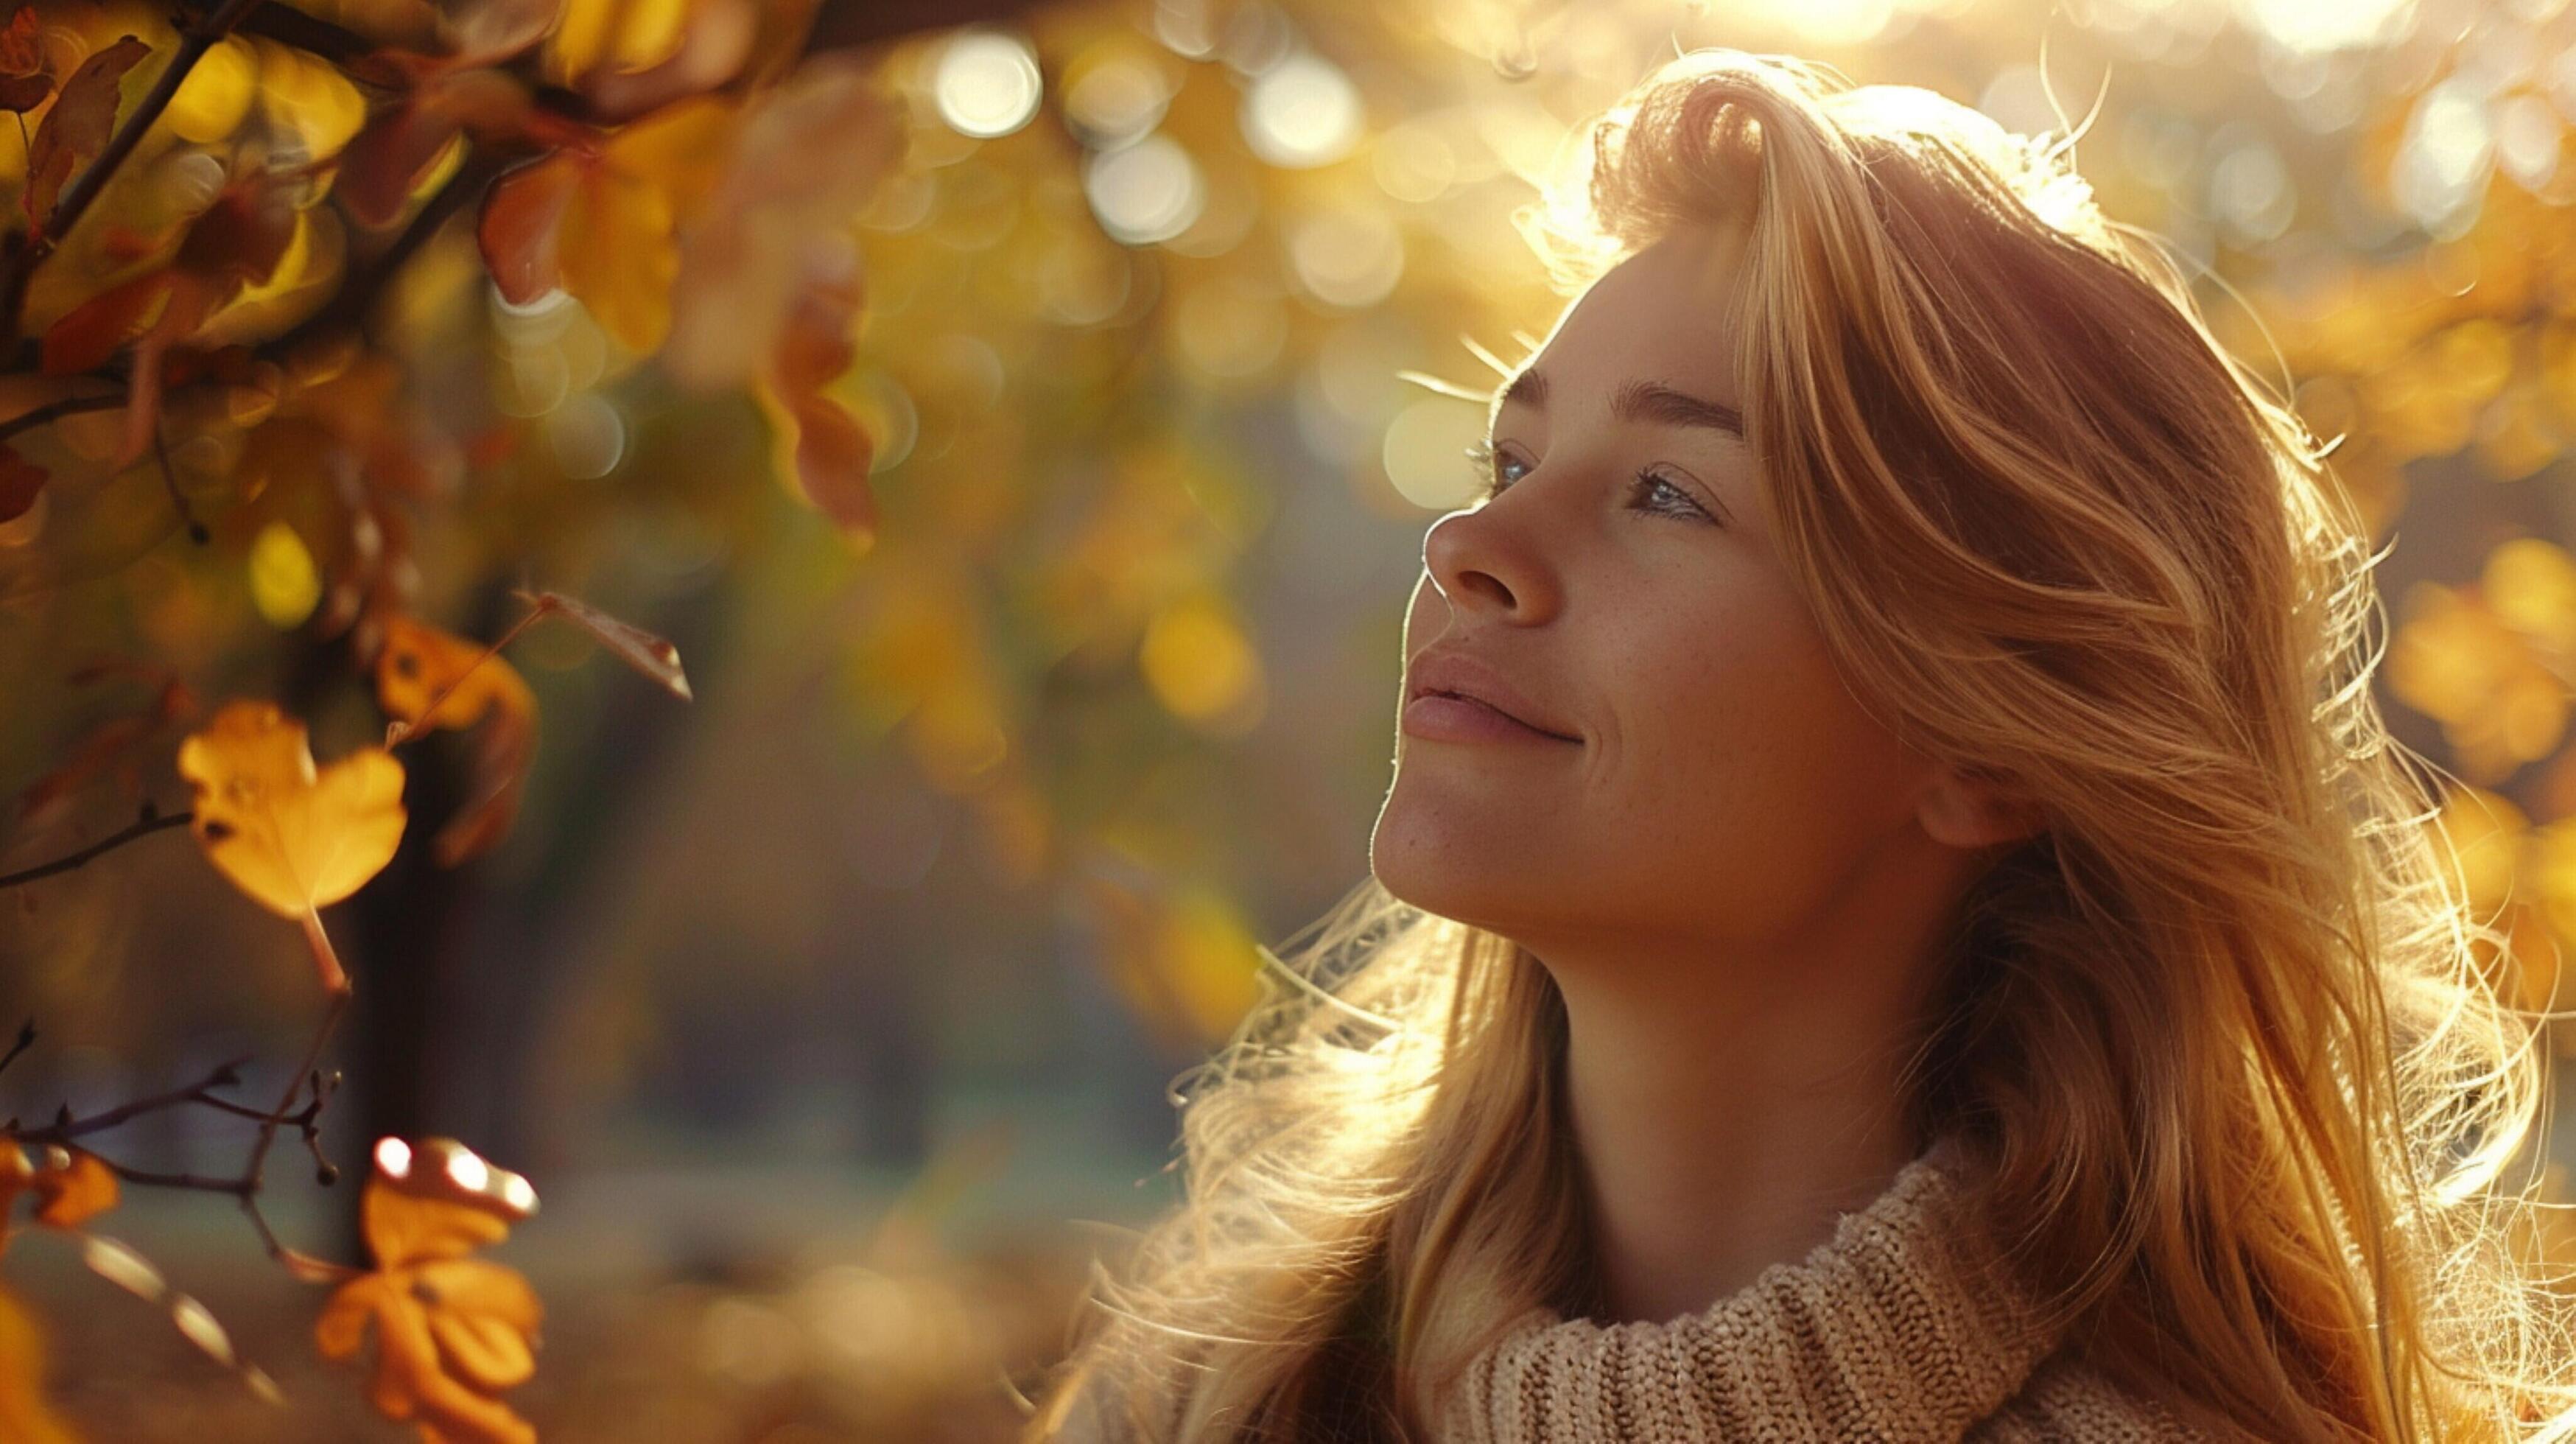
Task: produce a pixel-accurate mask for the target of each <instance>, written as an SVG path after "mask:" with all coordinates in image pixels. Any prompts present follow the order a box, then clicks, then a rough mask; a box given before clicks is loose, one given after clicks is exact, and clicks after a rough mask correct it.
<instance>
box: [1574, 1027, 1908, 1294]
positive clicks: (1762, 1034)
mask: <svg viewBox="0 0 2576 1444" xmlns="http://www.w3.org/2000/svg"><path fill="white" fill-rule="evenodd" d="M1566 1004H1567V1023H1568V1028H1569V1033H1568V1047H1567V1055H1566V1068H1567V1077H1566V1083H1567V1090H1568V1091H1567V1104H1568V1109H1569V1113H1570V1121H1571V1124H1572V1127H1573V1129H1574V1135H1575V1140H1576V1146H1577V1151H1578V1152H1579V1154H1580V1157H1581V1159H1582V1168H1583V1175H1584V1177H1583V1186H1584V1200H1585V1207H1586V1209H1587V1210H1588V1214H1589V1218H1590V1221H1591V1232H1592V1236H1591V1239H1590V1241H1589V1242H1590V1250H1591V1256H1592V1260H1593V1266H1594V1269H1595V1270H1596V1274H1597V1278H1596V1281H1595V1286H1596V1289H1597V1297H1598V1298H1599V1300H1600V1305H1601V1309H1602V1312H1603V1313H1604V1315H1606V1317H1604V1318H1603V1319H1602V1320H1601V1321H1602V1322H1620V1321H1625V1320H1631V1319H1642V1320H1652V1321H1661V1320H1665V1319H1671V1318H1676V1317H1679V1316H1681V1315H1684V1314H1691V1313H1697V1312H1699V1311H1701V1310H1703V1309H1705V1308H1707V1307H1708V1306H1709V1305H1711V1304H1713V1303H1715V1302H1717V1301H1718V1300H1720V1299H1722V1298H1725V1297H1726V1296H1728V1295H1729V1294H1732V1293H1734V1292H1736V1291H1737V1290H1739V1289H1741V1288H1743V1287H1744V1286H1745V1285H1746V1284H1749V1283H1751V1282H1752V1281H1753V1279H1754V1278H1755V1276H1756V1275H1758V1274H1760V1273H1761V1271H1762V1270H1763V1269H1764V1268H1765V1267H1767V1266H1768V1265H1770V1264H1773V1263H1778V1262H1794V1261H1796V1260H1798V1259H1800V1258H1802V1257H1804V1256H1805V1255H1806V1253H1807V1251H1808V1250H1809V1249H1811V1248H1813V1247H1814V1246H1815V1245H1817V1244H1819V1243H1823V1242H1824V1241H1825V1240H1827V1239H1828V1238H1830V1237H1831V1236H1832V1234H1833V1229H1834V1222H1835V1219H1836V1218H1837V1217H1838V1216H1839V1215H1840V1214H1841V1213H1843V1212H1846V1211H1849V1210H1852V1209H1857V1208H1860V1207H1862V1206H1864V1205H1865V1204H1867V1203H1868V1202H1869V1201H1870V1200H1871V1199H1872V1198H1875V1197H1876V1196H1877V1195H1878V1194H1879V1193H1880V1192H1882V1191H1883V1190H1884V1189H1885V1188H1886V1186H1887V1185H1888V1183H1889V1182H1890V1181H1891V1180H1892V1179H1893V1178H1894V1177H1895V1175H1896V1171H1897V1170H1898V1169H1899V1168H1901V1167H1903V1166H1904V1164H1905V1163H1906V1161H1907V1160H1908V1159H1910V1158H1912V1157H1913V1156H1914V1154H1915V1153H1916V1151H1917V1147H1916V1141H1915V1140H1914V1139H1912V1138H1911V1137H1909V1136H1908V1131H1907V1128H1906V1125H1905V1119H1904V1114H1903V1105H1902V1101H1901V1097H1900V1094H1899V1090H1898V1080H1897V1072H1898V1068H1899V1066H1900V1065H1901V1062H1902V1060H1901V1058H1899V1057H1897V1056H1894V1054H1895V1052H1896V1046H1895V1044H1896V1040H1895V1039H1894V1038H1893V1037H1892V1036H1890V1030H1888V1029H1884V1028H1880V1029H1872V1028H1867V1027H1863V1026H1860V1025H1859V1020H1857V1019H1853V1018H1850V1017H1848V1016H1835V1014H1837V1013H1838V1012H1839V1011H1840V1010H1838V1009H1835V1008H1831V1007H1827V1008H1816V1007H1808V1006H1802V1005H1801V1001H1800V1000H1791V999H1779V1000H1775V1004H1774V1005H1773V1006H1769V1007H1762V1008H1744V1009H1739V1010H1734V1011H1732V1012H1730V1013H1729V1014H1727V1015H1725V1016H1722V1017H1708V1016H1705V1015H1699V1014H1693V1013H1691V1012H1688V1011H1684V1010H1677V1009H1675V1008H1673V1007H1671V1006H1669V1000H1668V999H1657V998H1651V997H1641V998H1636V999H1633V1000H1632V999H1629V998H1624V997H1621V996H1619V995H1617V994H1614V993H1610V992H1608V991H1607V990H1597V991H1596V990H1586V989H1583V988H1581V987H1580V986H1578V987H1577V988H1575V989H1573V990H1571V991H1570V992H1569V994H1568V996H1567V998H1566ZM1820 1014H1821V1015H1822V1016H1820Z"/></svg>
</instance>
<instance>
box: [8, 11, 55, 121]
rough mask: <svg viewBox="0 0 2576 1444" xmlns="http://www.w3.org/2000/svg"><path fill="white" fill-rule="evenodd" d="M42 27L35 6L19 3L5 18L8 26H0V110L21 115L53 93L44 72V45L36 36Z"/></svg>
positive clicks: (50, 82)
mask: <svg viewBox="0 0 2576 1444" xmlns="http://www.w3.org/2000/svg"><path fill="white" fill-rule="evenodd" d="M42 28H43V27H42V26H41V25H39V24H38V23H37V20H36V7H35V6H33V5H21V6H19V7H18V13H17V14H16V15H13V16H11V17H10V18H9V28H8V29H6V30H0V110H13V111H16V112H17V113H18V114H20V115H24V114H26V113H27V112H28V111H30V110H33V109H35V108H36V107H37V106H39V105H41V104H43V103H44V99H45V97H46V96H48V95H51V94H53V93H54V78H53V77H52V76H51V75H48V74H46V73H45V51H44V47H43V46H42V45H40V44H38V43H37V40H36V36H37V33H38V32H39V31H40V30H41V29H42Z"/></svg>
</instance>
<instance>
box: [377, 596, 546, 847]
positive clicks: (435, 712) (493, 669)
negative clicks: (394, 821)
mask: <svg viewBox="0 0 2576 1444" xmlns="http://www.w3.org/2000/svg"><path fill="white" fill-rule="evenodd" d="M376 700H377V702H378V703H379V704H380V705H381V706H383V708H384V709H385V711H386V712H388V713H390V714H392V715H393V716H395V717H398V718H400V719H401V720H402V722H403V724H404V726H405V727H407V728H410V729H413V730H418V729H419V728H421V727H422V726H423V725H424V714H431V715H429V717H428V720H427V721H426V724H425V725H427V726H432V727H453V728H457V729H460V730H461V729H464V728H468V727H472V726H475V725H476V724H477V723H481V724H482V729H483V730H482V733H481V745H480V747H479V748H478V749H477V753H476V758H475V773H476V785H475V791H474V796H473V797H472V798H471V799H470V800H468V801H467V803H466V804H465V806H464V807H462V808H460V809H459V810H458V811H457V814H456V816H455V818H454V819H453V820H451V821H450V822H449V823H448V824H447V826H445V827H444V828H442V829H440V830H439V834H438V837H437V839H436V841H435V842H434V843H433V847H434V848H435V850H436V852H437V855H438V860H439V862H440V864H441V865H442V866H447V867H453V866H455V865H456V864H458V863H460V862H463V861H465V860H466V859H467V858H471V857H475V856H479V855H480V854H482V853H484V852H487V851H489V850H490V849H491V848H492V847H493V846H494V845H495V844H497V843H499V842H500V840H501V839H502V838H503V837H504V836H506V835H508V833H509V830H510V823H511V821H512V820H513V819H514V818H516V817H517V816H518V811H519V798H520V795H521V793H522V792H523V791H524V790H525V789H526V786H527V780H528V764H529V763H530V762H531V761H532V760H534V758H535V757H536V752H537V697H536V694H535V693H534V692H531V691H530V690H528V684H527V682H526V680H525V679H523V678H521V677H520V675H519V671H518V669H517V668H515V667H513V666H511V665H510V664H509V662H507V661H506V660H504V659H503V658H502V657H501V655H500V653H498V652H497V651H495V650H493V649H492V648H490V647H485V646H481V645H479V644H477V643H474V642H469V641H467V640H465V639H464V638H462V637H458V636H454V635H451V634H450V633H447V632H442V631H440V630H439V629H438V628H436V627H433V626H430V625H429V624H428V623H426V622H422V621H420V620H418V619H416V618H413V617H406V616H401V615H394V616H389V617H387V618H386V619H385V641H384V646H383V648H382V650H380V651H379V652H377V654H376Z"/></svg>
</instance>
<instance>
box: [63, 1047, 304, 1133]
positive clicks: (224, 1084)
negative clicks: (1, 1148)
mask: <svg viewBox="0 0 2576 1444" xmlns="http://www.w3.org/2000/svg"><path fill="white" fill-rule="evenodd" d="M249 1061H250V1060H249V1059H248V1058H236V1059H234V1060H233V1061H231V1062H229V1063H226V1064H223V1065H222V1066H220V1067H218V1068H216V1069H215V1070H214V1071H212V1072H210V1073H208V1074H207V1075H206V1076H205V1077H204V1078H202V1079H199V1080H198V1081H197V1082H194V1083H191V1084H189V1085H188V1086H187V1087H185V1088H173V1089H171V1090H170V1091H169V1092H167V1093H155V1094H153V1095H152V1096H151V1097H149V1098H137V1099H135V1100H134V1101H133V1102H131V1103H125V1104H120V1105H118V1106H117V1107H114V1108H110V1109H108V1110H107V1111H106V1112H104V1113H93V1114H91V1115H90V1116H89V1117H87V1118H65V1119H59V1120H57V1121H55V1122H53V1123H49V1124H47V1125H45V1126H44V1127H42V1128H21V1129H19V1130H17V1134H16V1136H17V1139H18V1141H19V1142H20V1143H40V1144H41V1143H69V1142H71V1141H72V1140H73V1139H75V1138H80V1137H83V1136H85V1135H88V1134H92V1133H97V1132H101V1131H103V1130H105V1129H109V1128H114V1127H115V1126H117V1125H118V1124H120V1123H126V1122H130V1121H132V1120H133V1119H137V1118H140V1117H142V1116H143V1115H144V1114H146V1113H159V1112H161V1111H163V1110H164V1109H169V1108H181V1107H185V1106H187V1105H188V1104H191V1103H206V1104H212V1105H214V1106H216V1107H219V1108H222V1109H225V1110H227V1111H237V1112H241V1113H244V1114H246V1115H247V1116H249V1117H252V1118H266V1117H267V1116H268V1115H267V1114H265V1113H259V1112H255V1111H252V1110H249V1109H245V1108H242V1107H241V1105H239V1104H237V1103H233V1102H231V1101H230V1100H228V1099H222V1098H216V1097H213V1096H211V1095H212V1093H213V1091H214V1090H215V1089H217V1088H228V1087H231V1086H233V1085H234V1084H237V1083H239V1082H241V1066H242V1065H243V1064H244V1063H247V1062H249Z"/></svg>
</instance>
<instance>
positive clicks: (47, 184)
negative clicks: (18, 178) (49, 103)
mask: <svg viewBox="0 0 2576 1444" xmlns="http://www.w3.org/2000/svg"><path fill="white" fill-rule="evenodd" d="M151 53H152V47H150V46H148V45H146V44H144V43H143V42H142V41H140V40H137V39H135V38H134V37H133V36H131V35H128V36H124V37H123V38H121V39H119V40H118V41H117V42H116V43H115V44H114V45H111V46H109V47H107V48H106V49H104V50H101V51H98V52H96V53H94V54H92V55H91V56H90V58H89V59H87V60H84V61H82V62H81V67H80V69H78V70H75V71H73V72H72V78H71V79H69V80H67V81H64V82H63V92H62V94H60V95H57V96H55V97H54V104H53V108H52V109H50V110H48V111H46V112H45V119H44V121H43V123H42V124H40V125H38V126H37V127H36V138H35V140H34V141H33V142H32V143H31V144H30V146H29V148H28V151H27V193H26V196H25V197H24V204H25V206H26V209H27V219H28V221H29V222H30V223H32V224H33V225H34V226H35V228H36V233H37V234H39V235H43V234H45V233H46V227H47V225H48V224H49V223H50V222H51V221H52V220H53V216H54V202H55V201H56V200H57V199H59V198H60V197H61V195H62V190H63V183H64V182H65V181H68V180H70V179H71V173H72V167H74V166H76V165H79V164H80V163H81V162H82V161H84V160H87V159H89V158H90V157H91V156H94V155H96V154H98V153H99V152H100V151H102V150H105V149H107V142H108V139H109V137H110V136H112V135H113V134H114V133H115V130H116V102H117V99H118V87H119V86H120V85H121V84H122V83H123V82H124V80H125V72H127V71H128V70H131V69H133V68H134V63H135V62H136V61H138V60H141V59H142V58H143V57H144V56H146V55H149V54H151Z"/></svg>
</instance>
